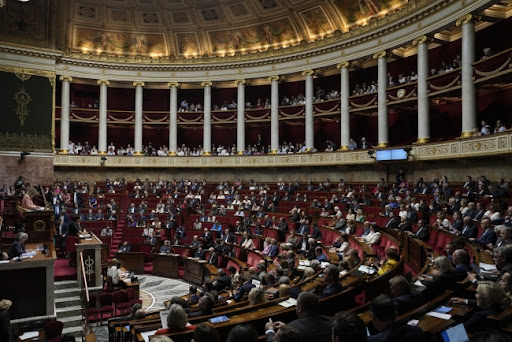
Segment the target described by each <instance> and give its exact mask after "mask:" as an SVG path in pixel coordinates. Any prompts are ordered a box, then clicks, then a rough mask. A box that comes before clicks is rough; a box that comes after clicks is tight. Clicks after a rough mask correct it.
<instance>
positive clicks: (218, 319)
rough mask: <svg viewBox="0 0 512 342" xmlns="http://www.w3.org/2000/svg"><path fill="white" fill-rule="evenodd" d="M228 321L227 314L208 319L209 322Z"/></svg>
mask: <svg viewBox="0 0 512 342" xmlns="http://www.w3.org/2000/svg"><path fill="white" fill-rule="evenodd" d="M227 321H229V318H228V317H227V316H217V317H213V318H210V319H209V320H208V322H210V323H212V324H218V323H224V322H227Z"/></svg>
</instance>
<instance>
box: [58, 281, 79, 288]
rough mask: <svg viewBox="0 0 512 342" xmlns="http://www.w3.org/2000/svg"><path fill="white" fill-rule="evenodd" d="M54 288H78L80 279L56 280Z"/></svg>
mask: <svg viewBox="0 0 512 342" xmlns="http://www.w3.org/2000/svg"><path fill="white" fill-rule="evenodd" d="M54 288H55V290H60V289H70V288H75V289H78V281H76V280H63V281H56V282H55V283H54Z"/></svg>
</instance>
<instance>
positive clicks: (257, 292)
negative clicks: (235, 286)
mask: <svg viewBox="0 0 512 342" xmlns="http://www.w3.org/2000/svg"><path fill="white" fill-rule="evenodd" d="M248 298H249V304H250V305H256V304H261V303H264V302H265V293H264V292H263V290H262V289H260V288H259V287H253V288H252V289H251V291H250V292H249V296H248Z"/></svg>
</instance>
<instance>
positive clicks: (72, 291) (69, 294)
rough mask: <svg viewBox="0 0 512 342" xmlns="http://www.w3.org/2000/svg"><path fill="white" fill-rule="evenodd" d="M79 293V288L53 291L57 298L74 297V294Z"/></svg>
mask: <svg viewBox="0 0 512 342" xmlns="http://www.w3.org/2000/svg"><path fill="white" fill-rule="evenodd" d="M78 293H79V291H78V289H77V288H65V289H60V290H55V291H53V294H54V297H55V298H65V297H72V296H74V295H77V294H78Z"/></svg>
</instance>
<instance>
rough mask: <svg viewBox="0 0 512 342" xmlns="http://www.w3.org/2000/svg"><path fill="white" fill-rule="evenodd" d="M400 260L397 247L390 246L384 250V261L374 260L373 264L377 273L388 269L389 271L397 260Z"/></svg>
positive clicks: (382, 272)
mask: <svg viewBox="0 0 512 342" xmlns="http://www.w3.org/2000/svg"><path fill="white" fill-rule="evenodd" d="M399 260H400V255H399V254H398V249H397V248H396V247H395V246H391V247H389V248H388V249H387V250H386V261H385V262H384V263H379V262H377V261H375V263H374V265H375V266H376V267H377V269H378V270H377V274H384V273H386V272H388V271H391V270H392V269H393V268H394V267H395V266H396V264H398V261H399Z"/></svg>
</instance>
